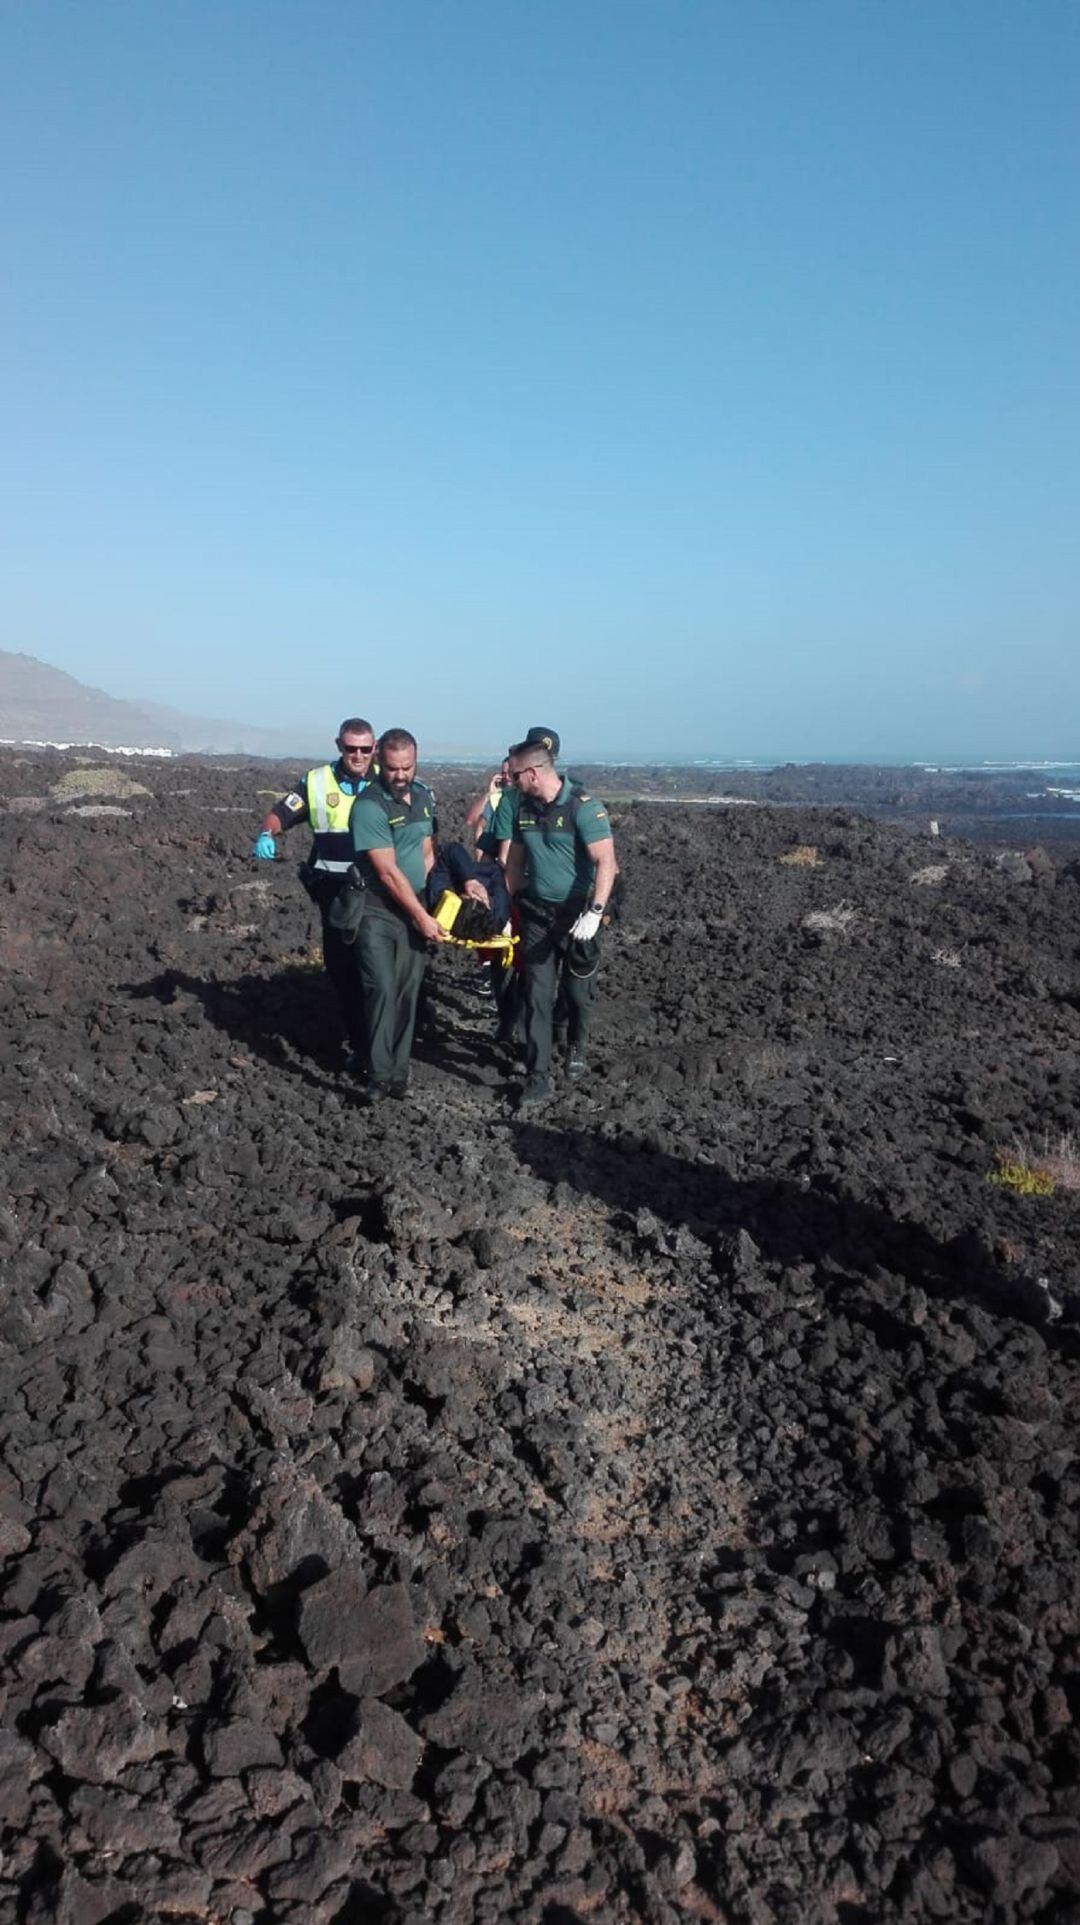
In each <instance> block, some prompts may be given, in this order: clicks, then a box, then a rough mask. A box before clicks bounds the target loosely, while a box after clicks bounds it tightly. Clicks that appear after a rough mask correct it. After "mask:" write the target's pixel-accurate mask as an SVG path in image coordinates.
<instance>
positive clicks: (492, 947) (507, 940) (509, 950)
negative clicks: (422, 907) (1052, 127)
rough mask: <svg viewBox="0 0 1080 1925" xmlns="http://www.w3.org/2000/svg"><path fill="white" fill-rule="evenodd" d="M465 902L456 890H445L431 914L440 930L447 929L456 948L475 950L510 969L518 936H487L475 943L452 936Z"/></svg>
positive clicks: (449, 938) (465, 937) (469, 938)
mask: <svg viewBox="0 0 1080 1925" xmlns="http://www.w3.org/2000/svg"><path fill="white" fill-rule="evenodd" d="M464 900H465V898H464V897H463V896H459V895H458V894H457V892H456V890H454V889H444V890H443V892H442V895H441V896H440V897H439V900H438V902H437V903H436V904H435V907H434V909H433V910H432V912H431V913H432V915H433V916H434V918H435V920H436V922H437V923H438V925H439V928H440V929H445V931H446V934H447V939H448V940H449V941H450V942H452V943H453V944H454V946H455V948H457V949H475V950H476V951H477V952H478V954H480V955H481V956H486V957H488V958H489V959H490V961H492V962H494V961H495V960H496V958H497V959H498V961H499V963H500V964H501V966H502V968H503V969H509V967H510V965H511V963H512V962H513V960H514V946H515V944H516V943H517V937H516V936H503V935H498V936H486V937H485V938H484V941H483V942H474V941H473V940H472V939H471V937H468V936H455V935H453V934H452V931H453V927H454V924H455V922H456V921H457V919H458V913H459V911H460V909H461V907H462V904H463V902H464Z"/></svg>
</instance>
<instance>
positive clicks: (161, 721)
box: [0, 649, 326, 757]
mask: <svg viewBox="0 0 1080 1925" xmlns="http://www.w3.org/2000/svg"><path fill="white" fill-rule="evenodd" d="M0 740H3V741H6V742H54V743H58V744H65V745H71V746H80V747H81V746H82V745H84V744H85V745H86V746H87V747H90V746H95V745H96V746H97V747H99V748H103V749H171V750H172V751H173V752H174V753H176V754H179V753H181V752H183V751H188V752H194V753H198V752H199V751H204V752H208V753H210V754H225V755H229V754H232V755H266V756H298V757H299V756H302V755H304V754H308V753H310V754H313V755H314V754H319V753H322V752H324V751H325V747H326V744H325V743H320V742H316V741H312V740H308V739H307V734H306V731H305V730H303V729H301V730H299V731H292V730H290V731H289V732H288V733H286V732H285V731H284V730H281V729H255V728H249V727H248V726H247V724H246V723H244V722H219V721H212V720H210V719H209V718H208V717H206V716H203V715H186V714H185V713H184V711H183V710H182V709H172V708H163V707H162V706H161V705H160V704H159V703H157V702H124V701H121V700H120V699H119V698H118V697H117V696H115V695H106V693H105V691H104V690H103V689H100V688H90V687H88V685H87V684H86V683H85V682H77V681H76V679H75V677H74V676H73V675H66V674H65V673H64V671H63V669H59V668H51V667H50V666H49V664H48V663H47V662H39V661H36V660H35V659H34V657H33V656H32V655H15V654H12V653H10V652H9V651H8V650H7V649H0Z"/></svg>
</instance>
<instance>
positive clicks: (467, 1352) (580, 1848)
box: [0, 751, 1080, 1925]
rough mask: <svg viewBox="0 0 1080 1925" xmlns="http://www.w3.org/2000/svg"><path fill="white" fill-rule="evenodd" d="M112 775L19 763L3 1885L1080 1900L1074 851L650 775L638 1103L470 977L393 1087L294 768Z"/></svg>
mask: <svg viewBox="0 0 1080 1925" xmlns="http://www.w3.org/2000/svg"><path fill="white" fill-rule="evenodd" d="M100 759H101V758H99V761H100ZM93 762H94V758H93V757H92V756H89V757H88V756H86V755H84V756H83V757H82V758H81V759H80V757H79V756H78V755H76V754H68V755H59V754H39V755H31V754H25V753H22V754H20V753H18V752H14V751H6V752H4V753H3V754H2V755H0V831H2V834H3V839H4V844H5V858H4V884H3V890H4V893H3V913H2V921H0V972H2V984H3V991H4V997H5V1007H6V1010H7V1021H6V1025H5V1029H4V1039H3V1050H2V1056H0V1078H2V1090H3V1103H4V1111H5V1135H6V1154H5V1162H6V1172H7V1181H6V1190H5V1196H4V1199H3V1203H2V1205H0V1254H2V1256H3V1268H4V1283H3V1290H2V1296H0V1370H2V1375H3V1395H2V1398H0V1425H2V1429H3V1456H2V1464H3V1468H2V1470H0V1560H2V1561H0V1690H2V1695H3V1717H2V1720H0V1812H2V1827H3V1828H2V1831H0V1918H2V1919H3V1920H5V1921H6V1920H9V1919H10V1920H17V1921H21V1922H25V1925H47V1922H50V1925H51V1922H52V1921H57V1925H140V1922H142V1921H151V1920H154V1921H156V1920H170V1921H176V1922H177V1925H184V1922H185V1921H221V1922H222V1925H225V1922H226V1921H228V1922H230V1925H269V1921H274V1922H275V1925H276V1922H277V1921H282V1922H283V1925H285V1922H287V1925H320V1922H321V1921H337V1925H420V1921H428V1920H431V1921H437V1922H438V1925H473V1921H476V1922H477V1925H480V1922H482V1921H490V1922H491V1925H494V1922H495V1921H515V1925H516V1922H517V1921H521V1925H575V1922H576V1921H589V1920H595V1921H604V1922H606V1921H618V1922H621V1921H630V1920H642V1921H648V1925H674V1922H675V1921H683V1920H714V1921H716V1920H718V1921H730V1922H731V1925H774V1922H775V1925H818V1922H819V1921H820V1922H821V1925H857V1922H859V1921H867V1922H868V1925H869V1922H870V1921H874V1925H877V1922H878V1921H886V1922H887V1921H893V1920H905V1921H924V1920H925V1921H931V1920H947V1921H950V1925H965V1922H967V1921H970V1922H971V1925H975V1922H976V1921H977V1922H978V1925H987V1921H989V1925H1006V1922H1007V1921H1013V1920H1027V1919H1030V1920H1038V1921H1044V1922H1045V1925H1078V1921H1080V1774H1078V1765H1080V1736H1078V1734H1077V1729H1076V1725H1075V1713H1076V1710H1077V1705H1078V1701H1080V1645H1078V1639H1077V1629H1078V1597H1080V1584H1078V1580H1080V1468H1078V1464H1077V1458H1076V1438H1077V1429H1076V1417H1077V1409H1076V1405H1077V1353H1078V1348H1080V1249H1078V1243H1077V1236H1076V1229H1077V1218H1078V1212H1080V1193H1078V1192H1076V1191H1070V1190H1069V1189H1066V1188H1059V1189H1058V1190H1056V1191H1055V1192H1054V1193H1053V1194H1051V1195H1040V1194H1019V1193H1016V1192H1014V1191H1011V1190H1009V1189H1008V1188H1005V1187H1002V1186H1001V1185H1000V1184H995V1183H994V1182H992V1181H991V1180H990V1178H991V1177H992V1176H993V1174H994V1172H995V1170H996V1168H997V1162H996V1153H997V1152H999V1151H1008V1150H1009V1149H1010V1148H1011V1147H1013V1146H1015V1145H1016V1144H1017V1142H1018V1140H1020V1139H1023V1138H1027V1139H1028V1140H1029V1141H1030V1142H1032V1143H1034V1144H1040V1143H1042V1142H1043V1140H1044V1137H1046V1138H1048V1139H1049V1140H1051V1141H1052V1142H1054V1143H1057V1141H1058V1139H1059V1138H1060V1137H1061V1136H1062V1135H1063V1133H1069V1132H1076V1131H1077V1129H1078V1126H1080V864H1078V863H1077V861H1076V860H1075V859H1074V858H1073V857H1071V856H1070V855H1068V853H1067V852H1063V853H1060V854H1059V853H1055V854H1054V855H1053V856H1052V857H1051V856H1047V855H1045V854H1043V853H1042V852H1040V851H1031V852H1029V853H1028V855H1027V856H1026V857H1022V856H1020V855H1017V854H1008V853H1002V852H1001V851H995V850H993V849H990V848H985V847H980V848H978V849H975V848H973V847H971V846H968V845H966V844H964V843H961V842H955V841H951V840H948V839H945V840H941V841H936V842H931V841H930V840H929V838H928V837H924V836H923V837H920V836H918V835H915V834H914V833H912V832H911V831H910V830H909V829H906V828H890V827H888V826H883V825H881V824H872V823H870V822H869V821H867V820H864V819H861V818H860V817H859V816H858V815H856V814H854V813H852V812H851V811H850V810H848V809H843V810H837V809H829V808H822V809H816V810H799V809H783V810H781V809H775V808H768V807H762V808H755V809H751V808H741V809H730V810H721V809H711V810H708V811H705V810H701V811H694V810H693V809H691V808H689V807H687V808H680V807H672V806H670V805H664V804H661V803H655V804H654V803H650V802H639V803H636V804H633V805H630V804H627V805H626V806H625V807H622V808H616V810H615V812H614V819H615V828H616V836H617V840H618V846H619V851H620V856H621V859H622V863H623V866H624V869H625V872H626V875H627V881H628V898H627V906H626V913H625V918H624V920H623V923H622V925H621V927H620V928H619V929H618V931H617V932H616V933H615V935H614V936H613V938H612V939H611V941H610V943H609V946H608V959H607V964H606V975H605V980H604V988H603V995H602V1000H601V1004H600V1010H599V1016H598V1021H597V1036H596V1043H595V1049H594V1052H593V1055H594V1063H595V1067H594V1073H593V1074H592V1076H591V1078H590V1079H589V1080H588V1081H587V1083H586V1085H585V1086H584V1087H576V1088H573V1089H571V1088H563V1089H561V1090H560V1091H559V1092H558V1094H557V1095H556V1098H555V1100H554V1101H553V1102H552V1103H551V1104H550V1105H549V1106H547V1107H546V1108H545V1109H542V1110H540V1111H539V1112H537V1113H536V1114H535V1115H532V1116H530V1118H529V1120H528V1122H520V1123H519V1122H518V1121H517V1120H516V1118H515V1115H514V1113H513V1109H512V1107H511V1106H510V1104H509V1103H508V1102H507V1100H506V1097H505V1090H506V1087H507V1065H506V1064H505V1063H504V1062H500V1061H499V1059H498V1058H497V1056H496V1053H495V1051H494V1048H493V1046H492V1044H491V1042H490V1040H489V1037H490V1034H491V1031H492V1029H493V1017H492V1015H491V1010H490V1004H488V1003H486V1002H485V1001H483V1000H482V999H481V998H480V997H479V996H478V995H477V993H476V988H475V982H476V976H475V970H474V967H473V965H472V964H471V961H470V960H469V959H468V958H466V957H464V956H462V955H460V954H454V955H449V954H446V953H440V954H439V955H438V957H437V958H436V959H435V962H434V964H433V967H432V971H431V982H432V1008H433V1017H434V1026H433V1033H432V1035H431V1036H430V1037H429V1038H428V1039H427V1040H425V1041H424V1042H423V1044H422V1045H421V1047H420V1052H419V1056H418V1060H417V1063H416V1067H415V1077H414V1091H413V1100H412V1101H411V1102H409V1103H407V1104H393V1105H384V1106H383V1107H382V1108H381V1109H380V1110H379V1111H377V1112H375V1113H373V1114H368V1113H365V1112H364V1111H363V1110H362V1109H361V1108H360V1107H359V1105H358V1104H357V1102H356V1091H355V1085H353V1084H351V1083H350V1081H349V1080H348V1079H347V1078H346V1077H344V1076H343V1075H342V1074H341V1073H340V1067H339V1064H340V1050H339V1046H338V1038H337V1033H336V1029H335V1023H334V1016H333V1011H332V1007H331V1005H330V1003H329V1001H328V998H327V993H326V986H325V980H324V978H323V976H322V974H321V971H320V970H319V969H318V967H317V966H316V960H315V956H314V953H313V943H314V938H315V935H316V926H315V925H314V924H313V920H312V914H311V912H310V910H309V905H308V903H307V900H306V898H305V897H304V895H303V893H302V892H301V890H300V888H299V886H298V884H297V882H296V878H295V863H296V860H297V859H298V858H299V856H300V855H301V854H302V852H303V851H302V848H301V847H300V846H298V845H300V844H301V843H302V842H304V841H305V839H306V838H305V837H304V834H303V832H297V833H296V834H295V835H294V836H293V837H292V839H291V840H290V841H287V842H286V843H285V844H284V854H285V855H286V856H287V857H288V859H287V860H280V861H279V862H277V863H276V864H274V865H273V866H271V865H261V866H259V867H258V868H256V865H255V864H253V863H252V862H251V861H250V860H249V859H248V850H249V848H250V843H251V838H252V835H253V833H254V828H255V825H256V823H257V820H258V817H259V816H260V814H261V813H262V810H263V809H264V808H265V806H266V800H267V799H268V797H269V796H273V795H278V794H280V793H282V790H283V787H284V786H285V785H286V783H287V781H288V779H289V778H290V777H291V775H292V774H293V773H294V771H292V770H291V769H290V770H288V771H285V772H284V774H285V782H283V779H282V777H283V770H282V767H281V765H269V764H266V765H260V764H258V763H241V764H238V765H236V766H233V767H228V766H225V765H221V764H213V763H203V762H198V761H195V760H192V761H190V762H169V763H166V764H162V763H161V762H156V763H153V762H149V761H145V760H138V759H131V760H128V761H125V760H124V759H123V758H120V759H119V760H117V759H115V758H110V759H109V764H110V766H109V770H108V772H107V773H108V777H109V780H110V782H111V784H112V787H113V789H114V790H115V789H116V788H117V787H119V789H120V790H121V793H119V794H117V793H108V794H102V793H100V792H98V786H97V785H98V783H99V782H100V781H102V780H104V778H103V777H102V776H101V773H100V770H99V771H98V772H97V773H96V774H95V775H93V776H90V777H87V776H80V775H79V773H78V771H79V770H80V768H84V769H85V768H87V767H90V766H92V765H93ZM128 782H131V783H134V784H137V785H140V786H141V787H142V788H144V789H145V790H146V791H149V793H142V794H139V793H136V794H124V793H123V792H122V791H123V790H124V788H125V785H126V784H127V783H128ZM464 789H465V784H464V779H463V778H462V777H461V776H460V775H458V776H456V777H453V778H447V779H444V780H440V782H439V790H440V802H441V813H442V817H443V828H444V833H445V832H450V831H453V830H454V829H455V828H456V825H457V823H458V822H459V821H460V818H461V813H462V811H461V807H460V804H461V800H462V797H463V794H464ZM800 847H803V848H808V849H809V848H812V849H815V850H816V851H817V852H818V860H817V861H816V862H810V861H796V862H794V863H788V862H784V861H783V860H782V858H783V857H784V856H786V855H790V854H791V853H792V852H793V851H794V850H796V849H798V848H800ZM390 1111H392V1114H391V1113H387V1112H390Z"/></svg>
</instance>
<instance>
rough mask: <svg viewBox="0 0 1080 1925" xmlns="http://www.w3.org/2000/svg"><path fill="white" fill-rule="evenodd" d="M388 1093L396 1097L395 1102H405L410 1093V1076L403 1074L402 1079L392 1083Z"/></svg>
mask: <svg viewBox="0 0 1080 1925" xmlns="http://www.w3.org/2000/svg"><path fill="white" fill-rule="evenodd" d="M386 1094H387V1095H388V1096H392V1097H393V1098H394V1101H395V1103H403V1102H404V1101H405V1098H406V1097H407V1096H408V1094H409V1079H408V1077H407V1076H403V1077H401V1079H400V1081H398V1082H396V1083H391V1085H390V1088H389V1089H388V1090H387V1092H386Z"/></svg>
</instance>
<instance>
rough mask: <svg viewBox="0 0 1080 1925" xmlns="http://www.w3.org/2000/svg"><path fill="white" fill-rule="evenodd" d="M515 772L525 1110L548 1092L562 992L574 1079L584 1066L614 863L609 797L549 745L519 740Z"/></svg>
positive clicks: (513, 849) (511, 875) (511, 865)
mask: <svg viewBox="0 0 1080 1925" xmlns="http://www.w3.org/2000/svg"><path fill="white" fill-rule="evenodd" d="M510 778H511V781H512V782H513V783H514V785H515V787H516V789H517V792H518V807H517V814H516V816H515V818H514V825H513V832H512V839H511V844H510V857H509V861H508V862H507V865H506V881H507V886H508V888H509V890H510V894H511V895H512V896H513V897H514V898H515V899H516V901H517V904H518V907H519V910H520V916H521V953H522V959H523V965H524V977H525V1070H526V1082H525V1087H524V1089H523V1091H522V1093H521V1097H520V1102H519V1107H520V1108H521V1109H529V1108H531V1107H532V1105H533V1104H535V1103H543V1102H546V1100H547V1098H548V1097H549V1096H550V1095H551V1058H552V1053H553V1049H554V1030H555V1006H556V1000H557V997H558V994H559V992H560V990H561V991H562V992H563V994H564V995H565V998H566V1010H567V1025H568V1038H567V1040H568V1043H569V1054H568V1059H567V1066H566V1067H567V1074H568V1076H569V1077H570V1078H571V1080H572V1081H574V1082H577V1081H579V1080H580V1079H581V1078H582V1077H584V1076H585V1075H586V1074H587V1072H588V1059H587V1056H586V1053H585V1052H586V1045H587V1042H588V1034H589V1016H590V1012H591V1009H592V1003H593V998H594V996H595V993H596V972H597V968H598V965H599V948H598V937H599V935H600V930H601V927H602V925H603V922H604V917H605V914H606V913H607V908H608V903H609V902H610V899H611V892H612V890H613V888H614V887H615V877H616V874H617V872H618V865H617V863H616V860H615V844H614V841H613V840H612V834H611V823H610V822H609V820H608V813H607V810H606V809H605V807H604V805H603V803H602V802H600V801H598V800H597V798H596V797H595V796H591V795H589V794H588V793H587V792H586V791H585V790H584V789H583V788H582V787H581V786H580V784H578V783H575V782H572V781H571V779H570V777H569V776H566V775H560V773H559V771H558V769H557V768H556V767H555V758H554V756H553V754H552V752H551V750H550V749H548V748H545V747H544V746H543V744H542V743H530V742H528V741H524V742H517V743H515V745H514V747H513V748H512V749H511V750H510Z"/></svg>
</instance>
